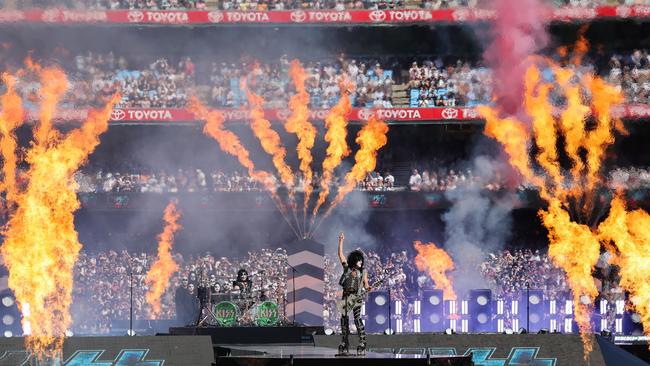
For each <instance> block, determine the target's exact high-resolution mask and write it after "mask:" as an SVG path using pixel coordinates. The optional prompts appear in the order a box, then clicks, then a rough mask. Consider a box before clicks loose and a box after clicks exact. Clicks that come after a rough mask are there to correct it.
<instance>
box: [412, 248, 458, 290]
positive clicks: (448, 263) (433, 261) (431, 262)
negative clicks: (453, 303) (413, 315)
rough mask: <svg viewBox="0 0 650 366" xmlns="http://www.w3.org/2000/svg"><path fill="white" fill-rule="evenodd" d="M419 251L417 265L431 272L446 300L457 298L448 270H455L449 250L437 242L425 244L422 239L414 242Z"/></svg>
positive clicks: (416, 258) (416, 259) (419, 268)
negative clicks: (437, 244)
mask: <svg viewBox="0 0 650 366" xmlns="http://www.w3.org/2000/svg"><path fill="white" fill-rule="evenodd" d="M413 246H414V247H415V250H416V251H417V252H418V254H417V256H416V257H415V266H416V267H417V268H418V270H420V271H427V272H429V276H431V279H432V280H433V282H434V283H435V285H436V288H438V289H441V290H442V291H443V297H444V299H445V300H456V292H455V291H454V287H453V285H452V283H451V278H449V276H447V272H450V271H453V270H454V262H453V261H452V260H451V257H450V256H449V254H447V252H446V251H445V250H444V249H442V248H438V247H437V246H436V244H435V243H427V244H423V243H422V242H420V241H417V240H416V241H415V242H413Z"/></svg>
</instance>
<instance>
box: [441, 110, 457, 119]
mask: <svg viewBox="0 0 650 366" xmlns="http://www.w3.org/2000/svg"><path fill="white" fill-rule="evenodd" d="M457 117H458V109H456V108H445V109H443V110H442V118H444V119H454V118H457Z"/></svg>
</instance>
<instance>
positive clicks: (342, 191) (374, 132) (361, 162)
mask: <svg viewBox="0 0 650 366" xmlns="http://www.w3.org/2000/svg"><path fill="white" fill-rule="evenodd" d="M387 133H388V125H387V124H386V122H384V121H382V120H380V119H378V118H377V117H375V116H374V115H373V116H372V117H370V120H369V121H368V123H366V124H365V125H364V126H363V128H361V131H359V133H358V134H357V138H356V140H355V141H356V143H357V144H358V145H359V147H360V148H359V150H358V151H357V153H356V154H355V155H354V165H353V166H352V169H350V171H349V172H348V174H346V175H345V181H344V183H343V186H341V187H339V189H338V192H337V193H336V197H335V198H334V200H332V203H331V204H330V206H329V207H328V208H327V211H326V212H325V214H324V215H323V217H322V218H321V220H324V219H325V218H326V217H327V216H329V214H330V213H331V212H332V210H333V209H334V207H336V205H338V204H339V203H340V202H341V201H343V198H345V196H346V195H347V194H348V193H350V192H352V190H353V189H354V187H355V186H356V184H357V183H359V182H361V181H362V180H363V179H364V178H365V177H366V175H367V174H368V173H370V172H372V171H374V170H375V167H376V166H377V152H378V151H379V149H381V148H382V147H383V146H384V145H386V143H387V142H388V137H386V134H387ZM321 222H322V221H321ZM316 228H318V227H316Z"/></svg>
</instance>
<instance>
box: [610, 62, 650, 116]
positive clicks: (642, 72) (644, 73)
mask: <svg viewBox="0 0 650 366" xmlns="http://www.w3.org/2000/svg"><path fill="white" fill-rule="evenodd" d="M609 67H610V70H609V75H608V80H609V82H610V83H613V84H616V85H620V86H621V89H622V90H623V93H624V94H625V99H626V100H627V101H628V102H630V103H650V55H649V54H648V50H634V51H633V52H632V53H631V54H630V55H614V56H612V58H611V59H610V62H609Z"/></svg>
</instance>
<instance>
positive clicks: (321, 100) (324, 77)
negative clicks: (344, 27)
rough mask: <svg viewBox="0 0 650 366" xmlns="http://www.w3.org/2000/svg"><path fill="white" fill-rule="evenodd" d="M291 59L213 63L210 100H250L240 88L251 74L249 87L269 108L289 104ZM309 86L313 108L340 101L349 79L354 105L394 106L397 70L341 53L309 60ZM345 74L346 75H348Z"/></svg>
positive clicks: (233, 102) (227, 103)
mask: <svg viewBox="0 0 650 366" xmlns="http://www.w3.org/2000/svg"><path fill="white" fill-rule="evenodd" d="M289 66H290V60H289V58H288V57H287V56H283V57H281V58H280V60H279V61H278V62H275V63H266V64H258V63H255V62H254V61H252V62H251V61H242V62H241V63H238V64H235V63H230V64H228V63H226V62H221V63H217V62H213V63H212V66H211V72H210V81H211V91H210V100H211V102H212V104H213V105H215V106H219V107H237V106H239V105H241V104H244V103H245V102H246V97H245V93H244V92H243V91H241V89H240V79H241V78H242V77H247V82H248V87H249V88H250V89H251V90H253V91H255V92H256V93H257V94H258V95H260V96H262V97H264V99H265V100H266V101H267V105H266V106H267V107H269V108H281V107H286V105H287V102H288V100H289V98H290V96H291V94H292V93H293V92H294V88H293V84H292V81H291V79H290V77H289ZM304 67H305V71H306V73H307V79H306V89H307V91H308V92H309V96H310V105H311V107H312V108H330V107H332V106H333V105H334V104H336V102H337V101H338V98H339V95H340V92H341V90H340V86H339V85H340V84H341V82H342V81H343V80H348V81H350V82H352V83H353V84H354V88H353V89H352V90H351V102H352V105H354V106H368V107H370V106H373V107H383V108H390V107H392V104H391V96H392V86H393V84H394V80H393V71H392V70H386V69H384V67H382V64H381V63H380V62H379V61H378V60H374V59H348V58H346V57H344V56H342V55H339V56H338V57H337V58H336V59H335V60H331V61H308V62H306V63H305V65H304ZM344 75H345V77H344Z"/></svg>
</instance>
